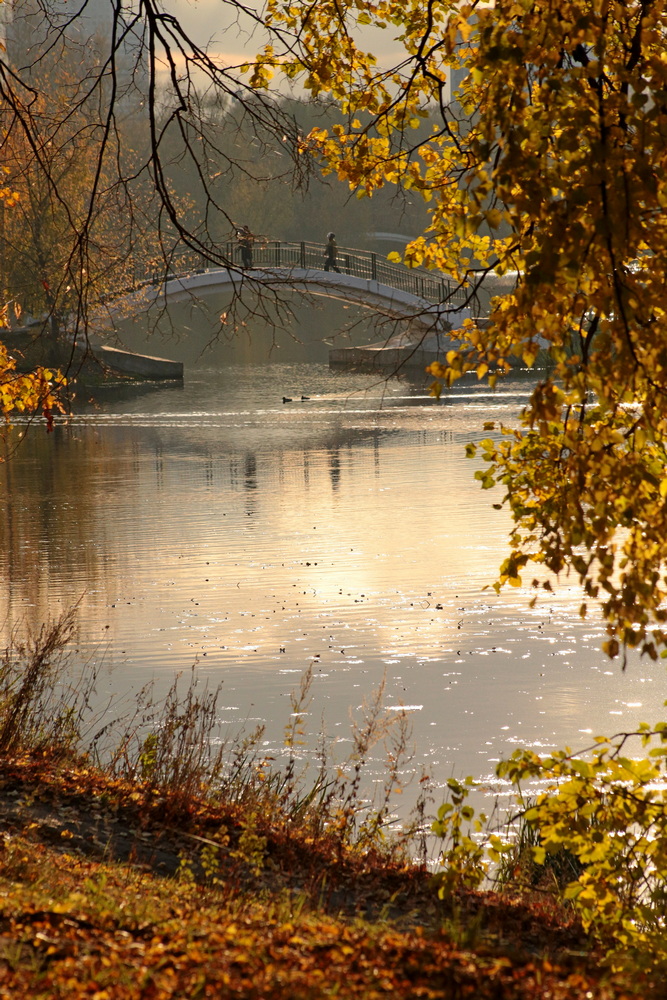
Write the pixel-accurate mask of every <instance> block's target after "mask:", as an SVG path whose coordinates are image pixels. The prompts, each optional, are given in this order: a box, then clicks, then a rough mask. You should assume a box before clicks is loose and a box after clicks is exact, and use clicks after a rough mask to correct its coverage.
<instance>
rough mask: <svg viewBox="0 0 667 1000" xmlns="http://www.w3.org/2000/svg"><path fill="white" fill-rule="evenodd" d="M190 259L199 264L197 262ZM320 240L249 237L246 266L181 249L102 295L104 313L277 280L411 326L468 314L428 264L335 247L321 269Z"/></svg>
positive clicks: (452, 286) (456, 292) (456, 290)
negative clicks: (332, 262) (113, 293)
mask: <svg viewBox="0 0 667 1000" xmlns="http://www.w3.org/2000/svg"><path fill="white" fill-rule="evenodd" d="M221 249H226V257H227V259H229V260H230V261H233V260H234V255H235V251H236V248H235V246H234V245H233V244H229V245H228V246H227V247H226V248H221ZM197 264H198V265H199V266H197ZM323 264H324V255H323V247H322V245H321V244H313V243H304V242H302V243H284V242H278V241H271V242H268V241H267V242H264V243H255V246H254V248H253V266H252V268H248V269H242V268H241V267H240V266H238V267H237V266H234V265H231V266H230V267H210V266H206V265H205V263H204V262H202V261H201V259H200V260H199V261H197V260H194V259H193V255H192V254H190V255H188V256H186V255H183V256H180V257H178V258H176V259H174V261H173V262H172V266H171V271H170V273H169V274H167V275H158V274H155V275H152V276H150V277H146V276H142V278H141V279H140V280H139V281H137V283H136V288H135V290H133V291H131V292H127V293H126V294H124V295H122V296H120V297H118V298H116V299H114V301H113V302H111V303H108V304H107V306H106V312H107V316H108V318H109V319H111V320H112V321H113V320H115V319H120V318H121V317H123V318H125V317H128V316H131V315H136V314H138V313H139V312H142V311H144V310H145V309H147V308H148V307H149V306H150V305H151V304H153V303H158V304H162V305H166V304H167V303H171V302H173V303H176V302H182V301H190V300H192V299H196V298H200V297H206V296H208V295H214V294H219V293H224V292H231V293H236V294H240V293H242V292H244V291H247V292H253V291H257V290H259V289H261V288H262V287H274V288H280V287H282V288H284V289H285V290H286V291H287V290H290V291H296V292H304V293H308V294H310V295H321V296H325V297H327V298H334V299H340V300H342V301H344V302H347V303H353V304H355V305H358V306H362V307H365V308H368V309H372V310H374V311H376V312H377V313H379V314H380V315H382V316H385V317H388V318H391V319H400V320H407V321H408V322H409V325H410V328H411V329H414V330H415V332H417V331H419V330H433V331H444V330H447V329H450V328H451V327H452V326H457V325H459V324H460V323H461V321H462V320H463V319H464V318H466V317H467V316H470V315H471V314H472V312H471V309H470V307H469V304H468V301H469V296H470V290H469V289H468V290H466V289H463V288H461V287H460V286H458V285H457V284H456V283H455V282H454V281H452V279H450V278H447V277H446V276H445V275H442V274H439V273H438V272H435V271H427V270H425V269H422V268H407V267H405V266H403V265H400V264H399V265H397V264H391V263H389V262H388V261H387V260H386V259H385V258H384V257H383V256H382V255H379V254H376V253H373V252H369V251H364V250H350V249H347V248H345V247H342V248H340V249H339V251H338V259H337V267H338V268H339V272H336V271H325V270H324V266H323Z"/></svg>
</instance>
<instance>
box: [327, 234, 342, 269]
mask: <svg viewBox="0 0 667 1000" xmlns="http://www.w3.org/2000/svg"><path fill="white" fill-rule="evenodd" d="M337 253H338V246H337V244H336V236H335V234H334V233H327V245H326V246H325V248H324V270H325V271H328V270H330V269H331V268H333V270H334V271H336V272H337V273H338V274H340V271H339V270H338V268H337V267H336V255H337Z"/></svg>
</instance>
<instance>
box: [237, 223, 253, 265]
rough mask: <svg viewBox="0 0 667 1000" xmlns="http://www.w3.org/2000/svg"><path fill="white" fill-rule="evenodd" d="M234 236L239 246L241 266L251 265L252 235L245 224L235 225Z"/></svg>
mask: <svg viewBox="0 0 667 1000" xmlns="http://www.w3.org/2000/svg"><path fill="white" fill-rule="evenodd" d="M236 238H237V239H238V241H239V247H240V248H241V267H252V245H253V243H254V237H253V235H252V233H251V232H250V230H249V229H248V227H247V226H240V227H237V230H236Z"/></svg>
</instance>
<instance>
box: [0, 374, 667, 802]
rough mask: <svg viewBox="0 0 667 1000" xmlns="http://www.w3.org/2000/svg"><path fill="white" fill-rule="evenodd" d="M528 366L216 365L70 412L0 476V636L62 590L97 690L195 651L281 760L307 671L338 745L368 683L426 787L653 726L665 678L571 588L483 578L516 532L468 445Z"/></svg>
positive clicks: (234, 722) (517, 401) (35, 617)
mask: <svg viewBox="0 0 667 1000" xmlns="http://www.w3.org/2000/svg"><path fill="white" fill-rule="evenodd" d="M533 379H534V376H533V375H526V374H515V375H511V376H509V377H507V378H506V379H505V380H504V381H503V382H502V383H501V384H499V386H498V388H496V389H495V390H493V391H491V390H489V389H488V387H486V386H483V385H479V384H477V383H476V382H475V383H473V382H470V383H468V384H465V385H463V384H460V385H459V386H457V387H456V388H455V389H454V390H452V391H451V392H449V393H447V394H446V395H445V396H443V398H442V399H441V401H439V402H438V401H436V400H434V399H432V398H431V397H429V395H428V390H427V388H426V383H425V381H422V380H421V379H420V378H417V379H416V380H413V381H409V380H405V379H402V380H399V379H391V380H388V381H385V380H383V379H379V378H378V377H377V376H373V375H364V374H355V373H341V372H335V371H332V370H330V369H329V368H328V366H327V365H326V363H323V362H321V361H312V362H296V361H294V362H291V361H286V362H280V363H278V362H271V363H268V364H265V363H263V364H253V363H251V362H249V363H238V362H237V363H234V362H230V361H226V362H225V364H224V365H223V366H221V367H215V368H213V367H210V368H207V367H204V366H200V367H192V366H190V367H189V368H188V371H187V377H186V380H185V383H184V384H183V385H157V384H153V385H150V386H148V385H145V386H143V387H142V386H133V387H126V388H121V387H118V388H116V389H110V390H106V391H105V393H104V394H103V395H101V396H99V397H98V399H97V401H96V402H90V403H84V402H82V401H79V403H78V404H77V412H76V414H75V415H74V416H73V417H71V418H70V419H67V420H61V421H60V422H59V423H58V425H57V427H56V430H55V432H54V433H53V434H52V435H46V434H45V433H44V431H43V430H41V429H36V428H32V429H31V430H30V433H29V434H28V435H27V436H26V439H25V440H24V441H23V443H22V444H21V446H20V447H19V448H18V450H17V451H16V452H15V454H13V455H12V456H11V458H10V459H9V461H7V462H6V464H5V465H4V466H2V467H1V468H0V496H1V498H2V505H3V509H4V511H5V517H4V519H3V522H2V532H3V537H2V548H1V552H0V560H1V563H2V577H1V583H0V587H1V593H2V604H3V607H4V608H5V613H4V615H3V625H2V637H1V638H2V639H3V641H6V640H7V639H8V636H9V633H10V631H11V630H12V628H14V627H15V626H21V627H26V626H30V627H36V626H38V625H39V624H40V623H41V622H42V621H44V620H45V619H47V618H48V617H49V616H51V617H52V616H53V614H54V613H56V612H57V611H58V610H59V609H65V608H67V607H69V606H71V605H72V604H73V603H75V602H76V601H80V607H79V613H78V633H79V647H78V648H79V650H80V653H79V655H80V657H81V658H85V657H86V656H90V655H93V656H95V657H96V658H97V659H98V660H101V661H102V663H103V668H102V672H101V676H100V679H99V683H98V697H99V699H100V704H103V703H104V701H105V698H106V697H107V696H108V695H109V694H110V693H114V692H115V693H120V694H124V695H125V694H126V693H128V692H129V693H130V694H129V698H130V701H131V699H132V697H133V694H132V692H135V693H136V691H138V690H139V688H140V687H141V686H142V685H143V684H144V683H145V682H146V681H147V680H150V679H153V680H154V681H155V683H156V686H157V690H158V691H161V690H165V691H166V689H167V688H168V686H169V684H170V683H171V681H172V679H173V677H174V675H175V674H177V673H178V672H179V671H186V672H187V671H189V669H190V667H191V666H192V665H193V664H194V663H196V664H197V671H198V672H199V674H200V675H201V676H202V677H203V678H206V679H207V680H208V681H209V682H210V683H211V684H212V685H214V686H215V685H216V684H218V683H219V682H221V683H222V696H221V702H220V708H221V715H222V718H223V720H224V721H225V723H226V724H227V723H228V724H229V726H230V727H236V728H238V727H239V726H242V725H245V726H247V727H249V728H251V727H253V726H254V725H256V724H257V723H259V722H261V723H264V724H265V726H266V732H265V736H264V741H265V746H266V747H267V748H268V749H271V748H274V749H275V752H276V753H279V752H280V747H281V744H282V739H283V734H284V730H285V726H286V724H287V723H288V722H289V718H290V711H291V706H290V693H291V692H292V691H293V690H294V689H295V688H296V687H297V686H298V683H299V680H300V677H301V676H302V674H303V672H304V670H305V669H306V668H307V667H308V665H309V664H311V665H312V667H313V673H314V680H313V686H312V692H311V693H312V700H311V703H310V705H309V708H308V712H309V714H308V717H307V721H308V726H309V729H310V731H311V733H313V734H317V733H318V732H319V731H320V730H321V728H322V727H324V728H325V729H326V731H327V733H328V734H329V735H330V737H331V738H332V739H335V740H336V741H337V743H338V744H339V745H340V749H341V750H344V749H345V745H346V741H349V738H350V724H349V719H350V711H351V710H352V711H355V710H357V709H358V707H359V706H360V705H361V703H362V702H363V700H364V698H368V697H369V696H370V694H371V693H372V691H373V690H374V689H375V688H376V687H377V686H378V685H379V684H380V683H381V682H382V679H383V678H385V690H384V702H385V705H386V706H387V708H388V709H389V710H390V711H392V710H395V709H398V708H399V706H401V705H404V706H406V707H407V710H408V713H409V716H410V721H411V724H412V740H413V742H414V748H415V757H414V761H413V764H412V765H411V766H412V767H413V768H414V769H416V770H419V769H420V768H422V767H424V768H426V769H427V770H428V771H430V772H431V774H432V775H433V777H434V779H435V781H436V783H437V784H442V783H443V782H445V781H446V779H447V778H448V777H450V776H452V775H455V776H461V775H465V774H474V775H476V776H477V777H480V778H487V777H489V776H490V775H492V773H493V769H494V765H495V763H496V762H497V761H498V760H499V759H500V758H501V757H503V756H507V755H508V754H510V753H511V752H512V751H513V750H514V749H515V748H516V747H517V746H531V747H535V748H536V749H538V750H544V749H546V748H548V747H555V746H562V745H565V744H567V745H570V746H572V747H580V746H585V745H587V744H588V743H589V742H590V735H591V734H592V733H598V732H603V733H613V732H616V731H618V730H620V729H626V728H627V727H631V726H634V725H635V724H636V723H637V722H638V721H640V720H647V721H655V720H656V719H658V718H660V717H661V707H662V704H663V701H664V698H665V678H664V667H663V666H661V665H655V664H651V663H650V662H647V661H642V660H640V659H639V658H637V657H631V658H630V660H629V664H628V667H627V669H626V671H625V672H622V671H621V669H620V666H618V665H617V664H615V663H611V662H610V661H608V660H607V659H606V658H605V657H604V655H603V654H602V653H601V652H600V645H601V642H602V638H603V628H602V626H601V624H600V622H599V621H598V620H597V619H595V618H592V619H589V620H587V621H583V622H582V621H581V620H580V619H579V617H578V606H579V595H578V593H577V590H576V588H575V587H572V586H569V585H568V584H567V581H565V582H563V583H562V584H561V585H560V586H559V587H558V588H557V591H556V593H555V594H553V595H550V596H548V597H547V598H545V599H541V600H540V602H539V603H538V604H537V606H536V607H535V608H533V609H531V608H530V607H529V599H530V594H529V593H528V592H527V590H525V589H517V590H510V591H507V592H503V593H502V594H501V595H500V596H496V595H495V593H494V592H493V590H489V589H486V587H487V585H488V584H490V583H491V582H492V581H493V579H494V573H495V570H496V569H497V567H498V565H499V564H500V562H501V560H502V558H503V553H504V550H505V549H504V547H505V540H506V537H507V532H508V529H509V523H510V522H509V518H508V515H507V513H506V512H505V511H497V510H494V509H493V508H492V503H493V502H494V501H496V500H497V499H498V497H497V496H496V495H492V493H491V492H489V491H486V492H485V491H482V490H480V488H479V485H478V483H477V482H476V481H475V480H474V479H473V473H474V469H475V465H474V462H473V461H471V460H469V459H467V458H466V457H465V452H464V448H465V444H466V443H467V442H468V441H470V440H474V439H475V438H478V437H481V436H484V435H483V433H482V431H481V428H482V424H483V422H484V421H487V420H498V419H503V420H505V421H511V420H512V419H514V417H515V416H516V413H517V412H518V410H519V408H520V406H521V403H522V401H523V400H525V399H526V397H527V395H528V394H529V392H530V390H531V386H532V383H533ZM24 430H25V427H24V426H22V425H21V424H20V423H19V424H17V427H16V430H15V432H13V435H12V436H11V437H10V438H9V440H8V442H7V447H8V448H9V447H11V446H12V444H14V443H16V434H17V433H19V432H22V431H24ZM348 745H349V744H348Z"/></svg>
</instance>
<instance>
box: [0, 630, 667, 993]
mask: <svg viewBox="0 0 667 1000" xmlns="http://www.w3.org/2000/svg"><path fill="white" fill-rule="evenodd" d="M73 625H74V620H73V617H71V616H70V617H67V616H66V617H65V618H64V619H62V620H61V621H60V622H58V623H56V625H54V626H51V627H50V628H48V629H45V630H44V631H43V633H42V634H41V635H40V636H38V637H37V638H36V639H35V640H33V641H30V642H28V643H26V644H23V645H19V644H15V645H14V646H13V648H12V650H10V651H8V652H7V654H6V655H5V657H4V660H3V663H2V668H1V669H0V788H1V795H0V997H21V998H23V997H30V998H48V997H62V998H67V1000H78V998H80V997H81V998H83V997H86V998H95V1000H106V998H119V1000H120V998H123V1000H124V998H128V1000H130V998H131V1000H134V998H140V997H141V998H162V997H165V998H166V997H183V998H185V997H187V998H199V997H233V996H239V997H248V998H257V1000H260V998H263V1000H269V998H274V997H275V998H289V1000H292V998H294V1000H298V998H317V997H329V996H332V997H334V996H339V997H364V998H373V997H405V998H408V997H410V998H412V997H434V998H436V997H437V998H440V997H441V998H447V1000H457V998H467V997H470V998H475V1000H486V998H488V1000H491V998H494V1000H496V998H508V1000H513V998H516V1000H519V998H521V1000H524V998H525V1000H528V998H530V1000H537V998H544V1000H547V998H552V1000H561V998H562V1000H575V998H576V1000H579V998H599V1000H603V998H604V1000H607V998H609V1000H610V998H615V1000H620V998H622V997H628V998H629V997H648V996H652V995H654V996H656V997H659V996H664V992H661V990H662V989H663V987H662V985H661V984H660V983H659V982H656V981H651V979H650V977H649V976H648V974H647V975H645V976H644V978H641V977H637V976H635V977H633V979H632V983H631V982H630V981H629V979H628V978H627V977H626V978H625V979H623V978H620V977H616V978H613V977H611V976H610V975H609V974H607V973H604V972H603V971H601V965H600V960H599V956H598V955H597V954H596V951H595V948H594V946H593V944H592V943H591V942H590V941H589V940H588V939H587V937H586V936H585V935H584V934H583V932H582V931H581V928H580V926H579V925H578V923H577V920H576V919H575V917H574V914H573V911H572V909H571V908H568V907H567V906H565V905H564V904H562V903H561V902H559V901H558V900H557V899H555V898H554V897H553V896H552V895H551V894H549V893H545V892H538V891H535V892H532V893H522V894H518V893H515V892H513V891H512V890H511V888H506V889H505V890H504V891H503V892H502V893H498V892H491V891H489V892H464V891H459V892H455V893H453V894H451V895H449V896H447V898H445V899H441V898H440V897H439V895H438V892H437V881H436V880H434V877H433V875H432V874H430V873H429V871H428V870H427V869H426V867H425V866H424V865H423V864H420V863H417V862H415V861H414V855H415V847H414V842H413V841H411V839H410V832H409V831H406V832H405V834H404V835H403V836H402V837H397V836H393V837H392V836H389V835H388V834H387V819H388V816H389V810H390V805H389V802H390V799H391V795H392V792H394V791H395V790H396V786H397V783H398V780H399V778H398V774H397V769H399V764H400V754H401V752H402V751H403V750H404V749H405V745H406V736H405V731H404V730H402V729H401V726H400V725H399V727H398V730H397V729H396V727H395V726H394V727H392V726H390V725H389V723H388V721H387V720H386V719H385V717H384V715H383V713H382V710H381V698H380V694H379V693H378V695H377V696H376V698H375V699H374V700H373V701H372V702H371V704H370V705H369V706H368V709H367V712H366V714H365V716H364V718H363V720H362V721H361V722H360V723H359V725H358V726H357V727H356V728H355V729H354V730H353V751H352V754H351V757H350V759H349V761H348V762H347V765H346V766H345V767H343V768H340V769H338V770H336V771H334V772H333V773H332V772H331V770H330V769H328V768H327V766H326V763H324V764H323V766H322V769H321V771H320V772H319V774H318V775H317V776H315V777H314V778H313V777H311V778H309V779H308V783H307V784H303V782H302V779H301V778H300V777H299V775H298V774H297V766H296V759H297V758H296V753H291V752H288V753H287V756H286V759H285V763H284V766H283V767H282V768H281V769H280V770H279V771H278V770H273V769H272V766H271V762H268V761H265V760H263V759H262V758H261V757H260V756H258V755H257V753H256V747H257V743H258V741H257V740H256V739H253V738H246V739H245V740H238V739H237V740H234V741H232V742H231V743H227V744H225V743H224V742H223V743H222V744H220V745H219V746H218V747H217V749H214V746H215V745H214V744H212V743H211V740H210V738H208V737H209V736H210V730H211V726H212V725H214V723H215V719H216V693H215V692H212V693H210V692H206V691H204V692H198V691H197V688H196V683H195V682H194V681H193V683H191V684H190V685H189V686H188V687H187V688H186V690H185V692H184V693H183V694H182V695H179V694H178V691H177V689H176V688H174V689H173V690H172V692H171V694H170V696H169V697H168V698H167V700H166V702H165V703H164V704H162V705H161V706H159V708H158V707H157V706H155V709H156V714H155V715H151V714H150V711H149V710H148V707H147V706H148V705H149V703H150V698H148V697H147V699H146V701H145V702H144V703H142V705H141V710H140V712H139V713H138V715H134V714H133V715H132V718H130V719H127V718H124V719H119V720H116V721H114V722H113V723H112V722H110V721H109V720H108V719H106V718H105V719H104V720H98V721H97V724H96V725H94V726H93V725H92V724H91V723H90V721H87V716H86V706H87V705H88V704H89V703H90V687H89V686H87V684H89V682H88V681H86V680H85V679H82V680H81V681H80V682H79V683H78V684H77V685H76V686H75V687H74V688H72V687H71V686H70V685H69V684H66V683H64V681H63V679H62V678H63V676H64V674H63V666H64V664H65V663H66V658H67V649H68V645H69V643H70V641H71V638H72V630H73ZM307 696H308V690H307V678H306V679H305V681H304V686H303V687H302V689H301V691H299V692H297V693H296V694H295V696H294V699H293V709H294V712H293V718H294V720H296V721H294V722H293V724H292V725H291V727H290V728H289V729H288V731H287V733H286V742H287V746H288V751H289V749H290V747H292V748H294V747H296V745H297V744H298V741H299V722H298V720H299V718H300V712H299V706H300V705H301V706H303V703H304V700H305V699H307ZM147 720H148V722H147ZM379 739H387V740H388V746H389V762H388V777H387V782H386V785H385V788H384V789H383V791H382V793H381V795H380V797H379V800H378V802H376V803H375V805H374V806H373V808H372V809H370V810H369V808H368V807H367V804H365V803H363V801H362V796H361V792H360V787H361V778H360V775H361V772H362V769H363V766H364V764H365V761H366V759H367V757H368V753H369V749H370V747H371V746H372V745H373V743H374V741H376V740H379Z"/></svg>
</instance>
